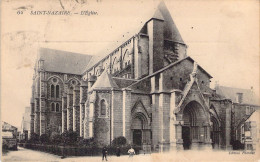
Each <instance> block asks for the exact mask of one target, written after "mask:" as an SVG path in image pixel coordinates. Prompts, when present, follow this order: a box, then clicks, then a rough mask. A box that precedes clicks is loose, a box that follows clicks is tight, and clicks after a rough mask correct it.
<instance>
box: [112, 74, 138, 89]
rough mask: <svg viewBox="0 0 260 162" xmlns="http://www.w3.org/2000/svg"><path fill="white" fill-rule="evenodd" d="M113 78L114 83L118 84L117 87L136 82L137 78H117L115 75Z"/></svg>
mask: <svg viewBox="0 0 260 162" xmlns="http://www.w3.org/2000/svg"><path fill="white" fill-rule="evenodd" d="M113 80H114V81H115V83H116V84H117V85H118V87H119V88H125V87H128V86H129V85H131V84H133V83H135V82H137V80H134V79H126V78H117V77H113Z"/></svg>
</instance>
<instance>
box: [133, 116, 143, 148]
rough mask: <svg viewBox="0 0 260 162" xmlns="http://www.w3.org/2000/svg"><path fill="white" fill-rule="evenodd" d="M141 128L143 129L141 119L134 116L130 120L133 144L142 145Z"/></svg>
mask: <svg viewBox="0 0 260 162" xmlns="http://www.w3.org/2000/svg"><path fill="white" fill-rule="evenodd" d="M142 129H143V121H142V119H140V117H135V118H134V120H133V122H132V130H133V144H134V145H137V146H141V145H142Z"/></svg>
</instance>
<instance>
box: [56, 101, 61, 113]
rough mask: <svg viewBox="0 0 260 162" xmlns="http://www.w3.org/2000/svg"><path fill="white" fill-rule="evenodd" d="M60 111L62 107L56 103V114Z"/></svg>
mask: <svg viewBox="0 0 260 162" xmlns="http://www.w3.org/2000/svg"><path fill="white" fill-rule="evenodd" d="M59 111H60V105H59V104H58V103H56V112H59Z"/></svg>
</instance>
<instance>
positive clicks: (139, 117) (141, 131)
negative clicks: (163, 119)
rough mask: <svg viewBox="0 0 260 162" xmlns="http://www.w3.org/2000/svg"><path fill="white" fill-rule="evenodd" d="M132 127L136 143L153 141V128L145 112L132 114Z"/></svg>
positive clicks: (134, 142)
mask: <svg viewBox="0 0 260 162" xmlns="http://www.w3.org/2000/svg"><path fill="white" fill-rule="evenodd" d="M131 129H132V140H133V144H134V145H137V146H142V145H143V144H150V143H151V129H150V127H149V126H148V120H147V118H146V116H145V115H144V114H143V113H140V112H138V113H135V114H134V115H133V116H132V124H131Z"/></svg>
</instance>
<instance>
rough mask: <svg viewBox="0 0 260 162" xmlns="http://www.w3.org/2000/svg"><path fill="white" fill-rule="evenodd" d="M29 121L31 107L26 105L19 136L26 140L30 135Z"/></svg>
mask: <svg viewBox="0 0 260 162" xmlns="http://www.w3.org/2000/svg"><path fill="white" fill-rule="evenodd" d="M30 122H31V107H26V108H25V112H24V114H23V120H22V124H21V133H20V136H21V137H20V138H21V139H24V140H28V138H29V135H30Z"/></svg>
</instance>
